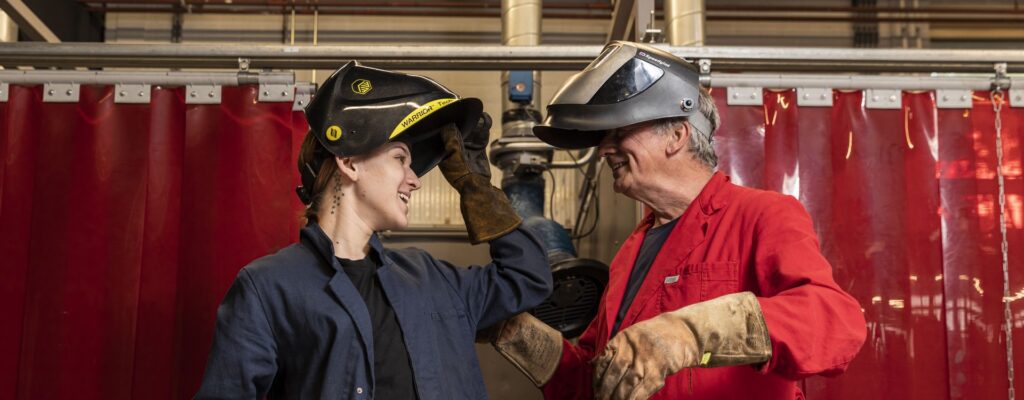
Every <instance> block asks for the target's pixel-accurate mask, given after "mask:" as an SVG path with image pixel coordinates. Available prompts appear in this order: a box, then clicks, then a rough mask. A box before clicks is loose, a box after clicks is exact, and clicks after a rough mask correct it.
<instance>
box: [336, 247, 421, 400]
mask: <svg viewBox="0 0 1024 400" xmlns="http://www.w3.org/2000/svg"><path fill="white" fill-rule="evenodd" d="M338 261H339V262H341V269H342V270H343V271H345V274H346V275H348V277H349V279H351V280H352V284H354V285H355V286H356V290H358V291H359V294H360V295H361V296H362V297H363V301H365V302H366V308H367V309H368V310H369V311H370V321H371V322H372V324H373V355H374V359H373V370H374V374H375V377H376V382H374V387H375V388H376V389H375V390H376V393H375V394H374V395H373V397H374V398H376V399H384V400H389V399H416V398H417V396H416V384H415V382H414V381H413V376H412V363H411V361H410V360H409V351H408V350H407V349H406V348H405V339H404V338H403V336H402V330H401V329H400V328H399V326H398V319H397V318H396V317H395V309H394V308H392V307H391V303H390V302H388V299H387V297H385V296H384V290H383V289H381V286H380V279H378V278H377V268H378V267H380V265H381V263H380V262H379V257H378V255H377V254H376V252H373V251H371V254H370V255H368V256H367V257H366V258H364V259H362V260H347V259H344V258H338Z"/></svg>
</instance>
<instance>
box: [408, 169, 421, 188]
mask: <svg viewBox="0 0 1024 400" xmlns="http://www.w3.org/2000/svg"><path fill="white" fill-rule="evenodd" d="M405 182H406V183H408V184H409V186H410V187H411V188H412V190H419V189H420V186H421V184H420V178H419V177H418V176H416V173H415V172H412V168H406V169H405Z"/></svg>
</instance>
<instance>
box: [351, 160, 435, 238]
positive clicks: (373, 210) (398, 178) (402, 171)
mask: <svg viewBox="0 0 1024 400" xmlns="http://www.w3.org/2000/svg"><path fill="white" fill-rule="evenodd" d="M411 162H412V156H411V155H410V153H409V146H408V145H406V144H405V143H402V142H390V143H387V144H385V145H383V146H381V147H380V148H378V149H377V150H375V151H374V152H373V153H370V154H368V155H365V156H362V157H360V158H359V160H358V162H357V164H358V168H359V169H360V171H359V179H358V180H357V181H356V182H355V193H356V196H357V200H358V201H357V202H356V204H357V205H356V211H357V212H358V213H359V214H358V215H359V216H360V217H361V218H363V219H364V220H365V221H366V222H367V223H368V224H369V225H370V228H371V229H373V230H374V231H382V230H387V229H401V228H405V227H407V226H408V225H409V201H410V200H411V199H412V192H413V191H416V190H418V189H419V188H420V180H419V178H417V177H416V173H414V172H413V171H412V168H410V167H409V165H410V163H411Z"/></svg>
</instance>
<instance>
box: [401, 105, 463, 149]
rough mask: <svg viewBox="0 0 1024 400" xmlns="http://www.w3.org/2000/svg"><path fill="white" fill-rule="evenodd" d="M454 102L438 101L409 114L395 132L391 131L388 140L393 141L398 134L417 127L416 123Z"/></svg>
mask: <svg viewBox="0 0 1024 400" xmlns="http://www.w3.org/2000/svg"><path fill="white" fill-rule="evenodd" d="M454 102H455V99H437V100H434V101H431V102H429V103H427V104H424V105H422V106H419V107H418V108H417V109H415V110H413V111H412V112H411V113H409V115H406V116H405V118H403V119H402V122H399V123H398V125H396V126H395V130H393V131H391V136H388V139H393V138H394V137H395V136H398V134H400V133H402V132H405V130H406V129H409V127H411V126H413V125H416V123H417V122H419V121H420V120H421V119H423V118H424V117H426V116H428V115H430V114H433V113H434V111H437V110H440V109H442V108H444V107H445V106H447V105H449V104H452V103H454Z"/></svg>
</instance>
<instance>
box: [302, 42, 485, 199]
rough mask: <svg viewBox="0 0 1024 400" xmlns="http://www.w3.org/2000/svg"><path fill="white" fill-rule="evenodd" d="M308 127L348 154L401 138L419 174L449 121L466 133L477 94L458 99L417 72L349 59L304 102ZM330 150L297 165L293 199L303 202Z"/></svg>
mask: <svg viewBox="0 0 1024 400" xmlns="http://www.w3.org/2000/svg"><path fill="white" fill-rule="evenodd" d="M305 112H306V120H307V121H308V122H309V130H310V133H312V134H313V135H314V136H315V137H316V139H317V140H318V141H319V142H320V144H322V145H323V149H325V150H326V151H327V152H329V153H330V154H333V155H335V156H338V157H350V156H357V155H361V154H367V153H370V152H372V151H373V150H374V149H376V148H377V147H380V146H381V145H383V144H385V143H388V142H391V141H396V140H398V141H403V142H406V143H407V144H408V145H409V151H410V152H411V153H412V170H413V172H415V173H416V175H417V176H423V175H424V174H426V173H427V172H428V171H430V170H431V169H432V168H434V166H436V165H437V163H439V162H440V161H441V159H442V158H444V156H445V149H444V142H443V141H442V140H441V136H440V135H439V133H440V130H441V128H442V127H443V126H445V125H448V124H451V123H454V124H455V125H456V126H458V127H459V129H460V131H461V132H469V130H470V129H472V128H473V127H474V126H476V123H477V121H478V120H479V118H480V114H481V113H482V112H483V103H481V102H480V99H475V98H459V96H458V95H456V94H455V93H453V92H452V91H450V90H448V88H445V87H444V86H441V84H439V83H437V82H435V81H433V80H431V79H429V78H426V77H423V76H419V75H410V74H404V73H400V72H393V71H385V70H382V69H377V68H371V67H365V66H362V65H360V64H359V63H358V62H355V61H352V62H349V63H347V64H345V65H344V66H342V67H341V68H340V69H338V70H337V71H335V72H334V74H333V75H331V76H330V77H329V78H327V80H326V81H324V83H323V85H321V86H320V88H319V89H317V91H316V93H315V94H314V95H313V100H312V101H311V102H310V103H309V105H308V106H306V110H305ZM330 154H327V153H322V154H318V156H317V157H314V161H313V162H311V163H308V164H307V165H303V166H300V167H299V173H300V175H301V177H302V187H299V189H298V193H299V198H301V199H302V201H303V202H304V203H306V204H309V196H308V195H309V193H306V192H305V191H304V190H303V189H302V188H303V187H307V188H309V187H313V183H314V182H315V181H316V173H318V172H319V171H320V166H321V164H322V163H323V161H324V160H325V159H327V158H330V157H329V156H330Z"/></svg>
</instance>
